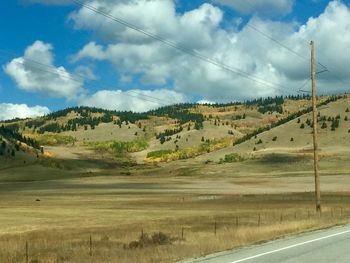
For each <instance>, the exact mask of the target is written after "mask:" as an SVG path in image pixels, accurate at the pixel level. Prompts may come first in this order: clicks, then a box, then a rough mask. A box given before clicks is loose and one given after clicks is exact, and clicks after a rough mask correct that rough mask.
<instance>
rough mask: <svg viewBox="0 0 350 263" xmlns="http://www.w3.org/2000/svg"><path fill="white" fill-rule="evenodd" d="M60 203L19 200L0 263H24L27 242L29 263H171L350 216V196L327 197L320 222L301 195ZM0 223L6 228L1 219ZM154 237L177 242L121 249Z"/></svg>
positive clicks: (1, 243)
mask: <svg viewBox="0 0 350 263" xmlns="http://www.w3.org/2000/svg"><path fill="white" fill-rule="evenodd" d="M62 195H64V197H63V198H62V197H58V196H57V200H55V199H56V197H55V196H51V195H48V196H47V197H46V198H48V200H45V197H43V200H42V202H48V204H44V203H43V204H39V205H37V204H36V205H32V207H28V206H25V205H24V204H25V203H26V201H22V200H18V201H16V202H14V203H13V206H14V207H15V209H16V210H17V211H16V214H17V215H19V214H21V215H22V218H18V221H17V222H16V223H15V224H14V223H13V222H8V223H7V224H12V225H14V227H13V228H12V231H7V233H3V234H2V235H1V236H0V258H1V262H4V263H7V262H25V261H24V260H25V254H26V253H25V244H26V242H28V247H29V259H30V260H38V262H45V263H53V262H74V263H82V262H122V263H123V262H140V263H150V262H176V261H179V260H184V259H188V258H194V257H199V256H203V255H207V254H210V253H214V252H219V251H223V250H227V249H232V248H236V247H240V246H244V245H249V244H254V243H257V242H262V241H266V240H271V239H274V238H278V237H282V236H285V235H288V234H292V233H300V232H303V231H308V230H313V229H319V228H324V227H329V226H333V225H336V224H342V223H346V222H348V219H349V216H350V210H349V207H348V196H344V197H341V196H336V195H332V196H325V197H324V200H325V202H326V204H327V205H326V206H325V207H324V208H323V213H322V215H321V216H319V215H317V214H315V213H314V212H313V206H312V203H311V202H310V201H309V200H308V199H309V196H306V195H304V194H294V195H251V196H242V197H240V196H185V197H184V198H183V199H182V198H180V196H173V195H164V194H162V195H158V194H157V195H150V196H148V195H142V194H138V195H128V196H124V195H116V196H114V197H113V196H90V195H87V196H85V198H82V197H80V196H75V197H74V196H70V195H67V194H65V193H62ZM80 195H81V194H80ZM27 198H28V197H27ZM5 199H6V197H5ZM113 199H116V200H118V201H117V202H116V201H115V200H113ZM23 200H24V199H23ZM3 202H5V201H3ZM22 202H24V203H22ZM38 206H42V210H41V209H39V207H38ZM51 206H53V207H51ZM59 207H62V208H61V209H60V208H59ZM50 209H51V210H50ZM7 213H8V214H10V213H11V212H10V211H8V212H7ZM30 213H33V214H30ZM4 214H5V215H6V211H3V215H4ZM26 218H27V219H26ZM259 218H260V219H259ZM1 221H2V223H4V220H3V216H2V220H1ZM3 225H6V224H3ZM16 225H17V226H18V227H17V228H16ZM215 225H216V227H215ZM16 231H17V233H16ZM159 231H161V232H163V233H165V234H167V235H168V236H170V237H172V238H174V241H173V243H172V244H169V245H149V246H146V247H144V248H137V249H126V248H124V247H125V246H126V245H128V244H129V243H130V242H132V241H135V240H138V238H139V237H140V235H141V233H142V232H143V233H148V234H152V233H157V232H159ZM9 232H11V233H12V234H11V233H9ZM182 234H183V236H182ZM90 235H91V238H92V246H91V248H92V256H91V255H90V241H89V237H90ZM29 262H30V261H29ZM33 262H36V261H33Z"/></svg>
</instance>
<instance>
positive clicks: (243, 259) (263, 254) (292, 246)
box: [230, 230, 350, 263]
mask: <svg viewBox="0 0 350 263" xmlns="http://www.w3.org/2000/svg"><path fill="white" fill-rule="evenodd" d="M347 233H350V230H346V231H343V232H339V233H336V234H332V235H329V236H325V237H320V238H316V239H312V240H309V241H305V242H302V243H298V244H294V245H291V246H287V247H283V248H279V249H276V250H271V251H268V252H265V253H261V254H258V255H255V256H251V257H247V258H242V259H239V260H236V261H232V262H230V263H239V262H244V261H247V260H250V259H254V258H259V257H262V256H266V255H269V254H273V253H276V252H280V251H283V250H286V249H290V248H294V247H299V246H302V245H306V244H309V243H313V242H317V241H320V240H324V239H327V238H331V237H335V236H340V235H344V234H347Z"/></svg>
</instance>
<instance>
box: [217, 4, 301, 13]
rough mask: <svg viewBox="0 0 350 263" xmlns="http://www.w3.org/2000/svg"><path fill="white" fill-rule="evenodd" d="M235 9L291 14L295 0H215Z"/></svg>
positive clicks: (241, 11)
mask: <svg viewBox="0 0 350 263" xmlns="http://www.w3.org/2000/svg"><path fill="white" fill-rule="evenodd" d="M214 2H215V3H219V4H222V5H225V6H228V7H231V8H233V9H234V10H236V11H238V12H240V13H245V14H251V13H257V14H259V15H264V16H275V15H285V14H289V13H290V12H292V10H293V5H294V0H250V1H247V0H214Z"/></svg>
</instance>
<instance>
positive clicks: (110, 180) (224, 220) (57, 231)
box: [0, 98, 350, 263]
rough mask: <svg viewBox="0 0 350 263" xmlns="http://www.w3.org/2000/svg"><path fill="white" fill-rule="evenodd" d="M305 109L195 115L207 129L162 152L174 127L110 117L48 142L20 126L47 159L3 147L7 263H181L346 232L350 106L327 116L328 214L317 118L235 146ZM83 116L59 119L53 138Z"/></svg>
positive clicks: (344, 103) (0, 213)
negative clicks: (317, 194) (315, 233)
mask: <svg viewBox="0 0 350 263" xmlns="http://www.w3.org/2000/svg"><path fill="white" fill-rule="evenodd" d="M308 103H309V101H308V100H299V101H298V100H291V101H289V100H288V101H286V102H285V104H284V113H283V114H279V115H278V114H277V113H276V114H275V113H274V114H271V113H266V114H262V113H259V112H257V110H256V109H255V108H254V107H253V106H249V107H248V106H227V107H214V106H198V107H195V108H193V109H191V112H194V113H198V112H201V113H203V114H204V115H205V116H206V120H205V121H204V122H203V128H202V129H194V128H193V126H194V123H193V122H191V121H190V122H188V123H186V124H184V125H183V126H184V127H183V129H181V131H179V132H177V133H175V134H171V135H167V136H165V138H166V140H165V142H163V143H160V140H159V138H157V134H158V133H162V132H166V131H167V129H172V128H178V127H177V126H176V125H178V123H177V122H176V121H174V120H173V119H170V118H168V117H159V116H152V117H151V118H149V119H147V120H142V121H140V122H135V124H130V123H128V124H126V122H124V123H119V124H118V122H117V121H116V120H114V119H113V118H115V116H113V118H112V117H111V118H112V120H114V121H113V122H110V123H101V124H99V125H98V126H96V127H95V126H91V127H90V126H89V127H87V126H84V127H83V126H80V127H78V128H77V129H75V127H74V126H70V128H72V130H69V131H67V130H66V131H60V132H57V133H54V132H47V131H46V132H44V133H42V134H40V133H38V132H35V131H34V130H35V129H37V130H38V129H39V128H38V127H37V128H33V127H34V126H31V127H30V128H29V126H28V125H29V124H25V121H22V122H19V123H20V125H22V126H20V131H25V132H27V133H28V134H27V135H28V136H29V137H31V138H36V139H37V140H38V141H39V142H40V143H41V145H43V149H44V150H43V153H42V152H40V150H39V149H37V150H33V149H30V147H28V146H27V145H26V144H24V143H23V144H21V145H20V147H19V148H20V149H19V150H18V151H15V156H12V155H11V151H10V150H11V149H14V145H15V144H14V143H13V145H11V141H10V140H8V139H6V137H5V138H4V139H2V140H4V141H5V144H7V145H9V146H8V147H7V148H6V150H7V151H6V152H5V153H4V155H3V156H2V157H1V158H0V226H1V227H0V259H1V260H0V261H1V263H2V262H5V263H7V262H8V263H10V262H11V263H13V262H26V263H29V262H30V263H38V262H40V263H44V262H45V263H46V262H47V263H54V262H62V263H63V262H67V263H68V262H72V263H73V262H74V263H80V262H81V263H82V262H141V263H150V262H177V261H182V260H188V259H190V258H194V257H198V256H201V255H206V254H210V253H213V252H218V251H223V250H226V249H231V248H235V247H240V246H244V245H250V244H255V243H259V242H263V241H268V240H271V239H274V238H278V237H283V236H285V235H290V234H293V233H300V232H304V231H309V230H313V229H319V228H324V227H329V226H333V225H337V224H345V223H349V221H350V205H349V204H350V177H349V171H350V145H349V143H350V140H349V138H350V137H349V136H350V133H349V131H350V121H348V119H350V115H349V110H348V109H347V107H348V105H349V98H343V99H339V100H338V101H334V102H331V103H329V104H328V105H326V107H323V108H321V110H320V116H319V119H320V121H319V141H320V148H321V151H320V174H321V190H322V213H321V214H316V213H315V205H314V203H315V202H314V193H313V192H314V178H313V159H312V157H313V155H312V142H311V138H312V134H311V128H310V125H309V124H308V123H309V122H310V118H311V117H310V114H304V115H302V116H300V117H297V118H294V119H292V120H291V121H289V122H286V123H284V124H282V125H279V126H277V127H273V128H271V129H269V130H265V131H264V132H260V133H258V134H256V136H252V137H251V138H250V139H248V140H246V141H243V142H242V143H235V142H236V140H238V139H240V138H242V136H244V135H245V134H247V133H249V132H252V131H254V130H255V129H257V128H259V127H260V128H261V127H264V125H266V124H267V123H270V122H271V120H272V119H274V121H276V120H278V119H281V118H283V117H287V116H288V114H287V113H286V112H287V111H288V112H296V111H297V110H299V109H300V107H302V108H303V109H305V108H306V107H307V106H308V105H307V104H308ZM84 111H86V109H84V110H83V113H84V114H86V112H84ZM242 114H245V115H246V116H245V118H244V119H243V117H242V119H239V120H238V119H237V116H238V115H239V116H242ZM210 115H213V116H215V117H209V116H210ZM338 115H339V117H338ZM76 116H78V114H76V113H72V112H69V113H68V114H67V115H66V116H63V117H57V122H58V123H59V126H55V125H53V126H50V128H52V129H54V128H55V127H56V128H57V127H59V128H60V129H62V127H64V126H63V125H67V124H66V123H67V120H68V121H69V120H72V118H73V117H76ZM98 116H103V114H102V113H101V114H100V115H98ZM197 117H198V116H197ZM240 118H241V117H240ZM80 119H81V118H80V117H79V118H78V119H76V121H81V120H80ZM53 120H54V118H52V119H50V124H52V122H53ZM337 120H339V123H338V126H337V127H334V129H333V128H332V127H333V125H334V123H335V122H336V121H337ZM90 121H91V120H90ZM114 122H115V123H114ZM35 123H39V124H40V123H43V120H41V119H40V120H39V121H38V120H36V121H34V122H33V123H32V124H30V125H35ZM215 123H216V124H215ZM323 123H326V127H325V125H323ZM302 124H303V125H304V127H303V128H301V125H302ZM10 125H13V124H10ZM42 125H44V126H42V127H45V124H42ZM69 125H71V124H69ZM93 125H94V124H93ZM322 125H323V126H324V128H321V126H322ZM188 126H189V127H190V128H188ZM92 127H93V128H92ZM129 127H130V128H129ZM228 131H232V133H228ZM171 132H172V131H171ZM171 132H170V133H171ZM292 138H293V140H292ZM176 145H177V148H175V147H176ZM11 147H13V148H11ZM147 156H148V158H146V157H147Z"/></svg>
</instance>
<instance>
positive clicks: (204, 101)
mask: <svg viewBox="0 0 350 263" xmlns="http://www.w3.org/2000/svg"><path fill="white" fill-rule="evenodd" d="M215 103H216V102H214V101H210V100H199V101H197V104H201V105H205V104H207V105H212V104H215Z"/></svg>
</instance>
